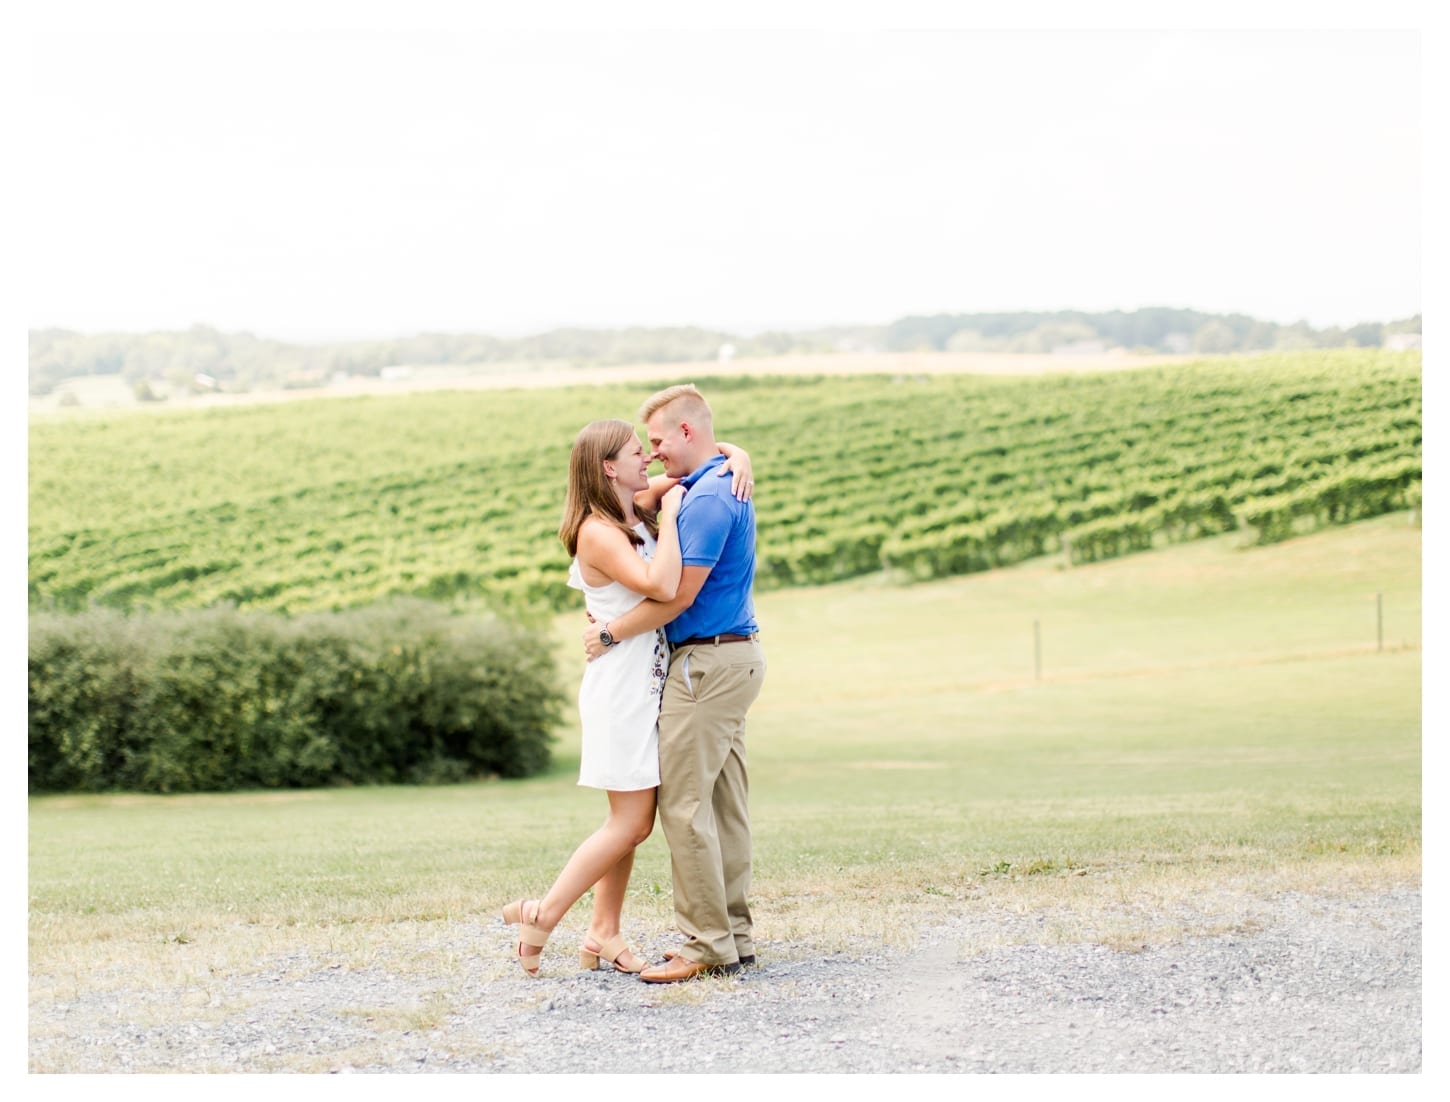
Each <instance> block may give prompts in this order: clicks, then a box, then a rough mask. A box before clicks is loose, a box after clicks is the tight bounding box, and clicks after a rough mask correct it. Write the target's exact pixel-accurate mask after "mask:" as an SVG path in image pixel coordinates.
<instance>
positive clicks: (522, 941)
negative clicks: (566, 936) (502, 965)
mask: <svg viewBox="0 0 1450 1102" xmlns="http://www.w3.org/2000/svg"><path fill="white" fill-rule="evenodd" d="M529 903H532V904H533V905H534V921H533V922H529V921H527V920H526V919H525V918H524V915H525V914H526V913H527V910H528V905H529ZM501 917H502V918H503V920H504V922H506V923H508V924H509V925H510V926H512V925H513V924H514V923H518V927H519V941H518V945H517V947H516V950H515V951H516V952H517V954H518V958H519V967H520V968H522V969H523V970H524V972H525V973H526V974H528V975H530V976H537V975H538V974H539V956H540V955H541V953H542V951H543V948H544V946H545V945H547V944H548V942H549V935H550V934H551V933H553V931H552V930H545V929H544V928H543V927H542V926H538V925H536V923H537V922H538V921H539V901H538V900H537V899H530V900H527V901H525V900H522V899H520V900H516V901H515V902H513V903H510V904H508V906H506V907H504V909H503V911H502V913H501ZM526 945H527V946H529V947H530V948H532V949H533V950H534V951H533V952H532V953H525V952H524V946H526Z"/></svg>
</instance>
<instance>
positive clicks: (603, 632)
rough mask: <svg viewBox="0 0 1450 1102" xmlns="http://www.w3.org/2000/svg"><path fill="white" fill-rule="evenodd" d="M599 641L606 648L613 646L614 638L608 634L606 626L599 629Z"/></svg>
mask: <svg viewBox="0 0 1450 1102" xmlns="http://www.w3.org/2000/svg"><path fill="white" fill-rule="evenodd" d="M599 641H600V642H601V643H603V644H604V645H605V646H606V647H612V646H614V636H612V635H610V634H609V628H608V627H607V626H606V627H602V628H600V629H599Z"/></svg>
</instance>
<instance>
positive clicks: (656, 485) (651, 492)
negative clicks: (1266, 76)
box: [634, 474, 680, 510]
mask: <svg viewBox="0 0 1450 1102" xmlns="http://www.w3.org/2000/svg"><path fill="white" fill-rule="evenodd" d="M679 484H680V480H679V479H678V478H671V477H670V476H669V475H667V474H657V475H655V476H654V477H653V478H651V479H650V480H649V485H648V486H646V487H645V488H644V489H643V490H641V491H640V492H639V493H637V494H635V495H634V505H635V508H637V509H650V510H654V509H658V508H659V507H660V501H661V500H662V499H663V498H664V496H665V494H667V493H669V491H671V490H673V489H674V488H675V487H676V486H678V485H679Z"/></svg>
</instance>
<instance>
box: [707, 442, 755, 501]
mask: <svg viewBox="0 0 1450 1102" xmlns="http://www.w3.org/2000/svg"><path fill="white" fill-rule="evenodd" d="M715 446H716V447H717V448H719V449H720V454H721V455H723V456H724V457H725V465H724V466H723V467H721V468H720V477H721V478H724V477H725V475H726V474H729V475H731V476H732V477H731V479H730V492H731V493H732V494H734V495H735V496H736V497H737V498H738V499H740V500H741V501H749V500H750V498H751V495H753V494H754V493H755V478H754V475H753V472H752V471H751V469H750V456H749V454H748V453H747V452H746V451H745V449H744V448H742V447H740V446H739V445H738V444H727V443H725V442H724V441H723V440H722V441H720V442H719V443H718V444H716V445H715Z"/></svg>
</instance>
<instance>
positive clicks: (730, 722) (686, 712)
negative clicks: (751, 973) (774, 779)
mask: <svg viewBox="0 0 1450 1102" xmlns="http://www.w3.org/2000/svg"><path fill="white" fill-rule="evenodd" d="M764 681H765V653H764V652H763V651H762V650H761V649H760V644H759V642H756V641H753V640H752V641H750V642H738V643H720V644H718V645H713V644H696V645H694V646H687V647H681V648H680V649H679V650H677V651H675V652H674V653H673V654H672V655H671V656H670V673H669V677H668V678H667V679H666V681H665V689H664V697H663V700H662V701H661V704H660V791H659V809H660V825H661V826H662V827H663V828H664V832H665V841H666V842H668V843H669V847H670V872H671V876H672V877H673V879H674V896H675V922H676V924H677V925H678V926H679V928H680V931H681V932H682V933H683V934H684V935H685V938H686V940H685V944H684V946H683V947H682V948H681V950H680V951H681V953H682V954H683V955H684V956H685V957H687V958H689V959H690V960H693V961H697V962H699V963H701V964H731V963H733V962H735V961H736V960H738V959H739V958H740V957H742V956H753V955H754V953H755V943H754V941H753V940H752V935H751V922H750V907H749V905H748V904H747V903H746V900H745V897H746V894H747V893H748V892H749V890H750V810H749V806H748V804H749V795H750V782H749V779H748V778H747V776H746V772H745V713H746V712H747V711H748V710H749V708H750V706H751V705H752V704H753V703H755V698H756V697H757V696H759V695H760V686H761V685H762V684H763V683H764Z"/></svg>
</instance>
